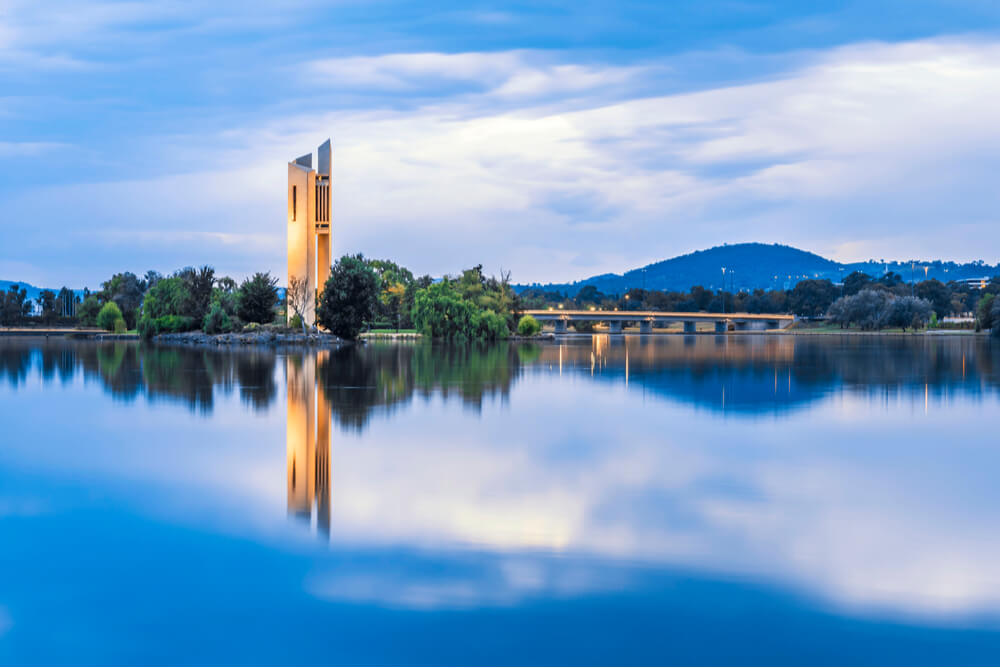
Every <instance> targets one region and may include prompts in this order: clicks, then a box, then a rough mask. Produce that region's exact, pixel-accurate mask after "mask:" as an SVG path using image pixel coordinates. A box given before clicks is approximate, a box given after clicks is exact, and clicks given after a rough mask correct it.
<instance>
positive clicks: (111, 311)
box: [97, 302, 124, 332]
mask: <svg viewBox="0 0 1000 668" xmlns="http://www.w3.org/2000/svg"><path fill="white" fill-rule="evenodd" d="M116 320H124V319H123V318H122V311H121V309H120V308H118V304H116V303H115V302H108V303H107V304H105V305H104V306H102V307H101V310H100V312H99V313H98V314H97V326H98V327H100V328H101V329H106V330H108V331H109V332H113V331H114V330H115V321H116Z"/></svg>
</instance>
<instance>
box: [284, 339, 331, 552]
mask: <svg viewBox="0 0 1000 668" xmlns="http://www.w3.org/2000/svg"><path fill="white" fill-rule="evenodd" d="M329 356H330V354H329V352H328V351H325V350H323V351H319V352H316V353H307V354H296V355H289V356H288V357H287V358H285V378H286V383H287V386H288V414H287V418H286V430H287V434H286V445H285V449H286V453H287V456H288V513H289V514H290V515H295V516H297V517H299V518H302V519H305V520H307V521H311V519H312V518H313V517H314V516H315V518H316V526H317V528H318V529H319V531H320V532H321V533H323V534H324V535H327V536H328V535H329V534H330V400H329V399H328V398H327V394H326V387H325V386H324V385H323V384H320V383H317V382H316V369H317V367H322V366H323V365H324V364H326V363H327V361H328V359H329Z"/></svg>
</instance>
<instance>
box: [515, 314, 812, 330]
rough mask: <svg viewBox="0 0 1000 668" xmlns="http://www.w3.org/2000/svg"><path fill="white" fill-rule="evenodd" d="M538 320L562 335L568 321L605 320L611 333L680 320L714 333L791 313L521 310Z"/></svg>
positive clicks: (783, 319) (765, 326) (781, 321)
mask: <svg viewBox="0 0 1000 668" xmlns="http://www.w3.org/2000/svg"><path fill="white" fill-rule="evenodd" d="M524 313H525V314H526V315H531V316H534V318H535V319H536V320H538V321H539V322H541V323H546V322H551V323H553V324H554V325H555V328H556V334H564V333H566V331H567V326H568V325H569V323H571V322H606V323H608V329H609V331H610V333H611V334H621V333H622V329H623V328H624V326H625V323H629V322H638V323H639V333H640V334H652V333H653V327H654V325H667V324H670V323H674V322H682V323H684V332H685V333H686V334H693V333H694V332H695V331H696V328H697V324H698V323H699V322H711V323H713V324H714V325H715V331H716V333H718V334H722V333H724V332H727V331H729V323H733V328H734V329H736V330H737V331H747V330H757V331H765V330H769V329H785V328H786V327H788V326H789V325H791V324H792V323H793V322H795V316H793V315H787V314H784V313H781V314H778V313H676V312H669V311H596V310H595V311H590V310H586V311H573V310H564V309H532V310H528V311H524Z"/></svg>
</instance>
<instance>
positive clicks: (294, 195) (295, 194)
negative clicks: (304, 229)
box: [292, 186, 299, 220]
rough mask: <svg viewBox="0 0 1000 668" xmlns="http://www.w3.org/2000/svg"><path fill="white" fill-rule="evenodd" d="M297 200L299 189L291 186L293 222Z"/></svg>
mask: <svg viewBox="0 0 1000 668" xmlns="http://www.w3.org/2000/svg"><path fill="white" fill-rule="evenodd" d="M298 200H299V189H298V188H297V187H296V186H292V220H295V216H296V214H297V211H296V210H297V209H298V208H299V207H298Z"/></svg>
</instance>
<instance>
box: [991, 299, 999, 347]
mask: <svg viewBox="0 0 1000 668" xmlns="http://www.w3.org/2000/svg"><path fill="white" fill-rule="evenodd" d="M990 315H991V316H992V317H991V320H992V322H993V327H992V329H991V330H990V334H992V335H993V337H994V338H1000V327H998V326H997V323H1000V299H994V300H993V307H992V308H991V309H990Z"/></svg>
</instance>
